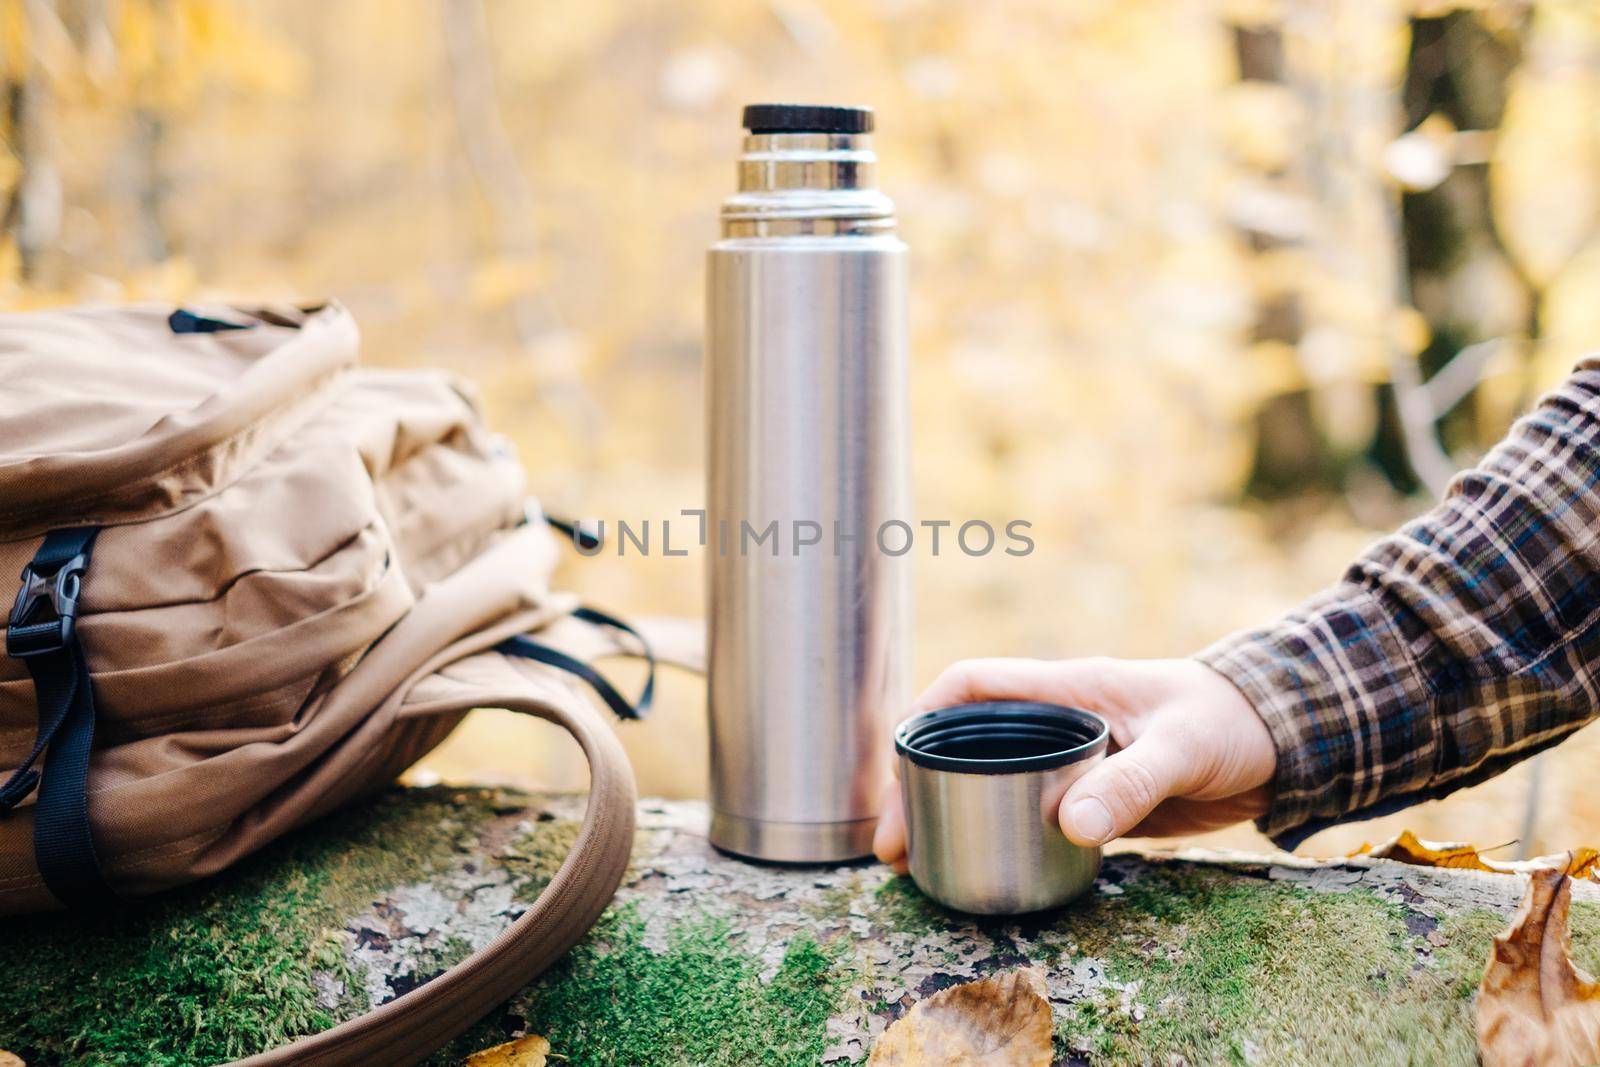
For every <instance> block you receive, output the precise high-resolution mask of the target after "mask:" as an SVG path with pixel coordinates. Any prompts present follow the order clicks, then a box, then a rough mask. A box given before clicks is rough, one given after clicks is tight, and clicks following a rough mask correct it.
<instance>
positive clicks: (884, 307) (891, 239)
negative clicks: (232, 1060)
mask: <svg viewBox="0 0 1600 1067" xmlns="http://www.w3.org/2000/svg"><path fill="white" fill-rule="evenodd" d="M872 124H873V123H872V112H871V111H869V110H867V109H864V108H839V107H813V106H805V105H783V104H763V105H756V106H752V107H748V108H746V109H745V112H744V125H745V128H746V129H747V131H748V133H747V135H746V136H745V138H744V150H743V154H742V155H741V156H740V158H739V187H738V192H737V193H735V194H734V195H733V196H732V197H730V198H729V199H728V200H727V201H726V202H725V203H724V204H723V208H722V240H720V241H718V242H717V243H716V244H715V245H714V246H712V248H711V252H710V256H709V261H708V269H707V279H708V293H707V297H708V299H707V318H708V322H707V343H706V412H707V418H708V421H709V432H708V438H709V456H708V470H707V504H706V508H707V533H708V537H707V547H708V557H709V561H710V563H709V571H710V574H709V600H710V603H709V612H708V614H709V626H710V635H709V672H710V682H709V704H710V709H709V710H710V726H711V808H712V819H711V842H712V843H713V844H714V845H716V846H717V847H718V848H721V849H723V850H725V851H727V852H732V853H735V854H737V855H741V856H747V857H752V858H755V859H762V860H773V861H784V862H798V863H824V862H832V861H840V860H847V859H853V858H856V857H861V856H865V855H867V854H869V853H870V852H871V848H872V830H873V825H874V823H875V821H876V819H877V814H878V802H879V798H880V793H881V791H882V788H883V785H884V783H885V782H886V781H887V775H888V760H889V753H888V736H889V730H888V724H889V722H890V721H891V719H890V718H889V715H890V713H891V712H892V711H893V710H895V709H897V708H899V707H900V706H901V705H902V702H903V700H904V698H905V693H904V688H903V687H904V678H905V675H906V673H907V669H906V653H907V643H906V627H905V611H906V597H907V594H908V591H909V589H908V586H909V583H908V580H907V578H908V575H907V567H908V565H909V563H910V557H909V556H908V555H907V554H906V552H905V547H906V544H907V542H906V537H907V536H908V531H909V527H906V528H904V529H902V528H900V527H897V526H890V527H889V528H887V529H885V528H884V524H885V523H891V522H894V521H898V522H902V523H904V522H906V521H907V511H908V507H907V505H908V500H907V496H908V492H907V485H906V480H907V454H906V453H907V440H906V435H907V428H906V412H905V407H906V247H905V244H904V243H903V242H902V241H901V240H900V239H899V238H898V237H896V236H895V233H894V205H893V204H892V203H891V202H890V200H889V199H888V197H886V196H884V195H883V194H882V193H881V192H879V191H878V190H877V188H876V187H875V185H874V171H875V170H876V164H877V157H876V156H875V155H874V153H873V148H872V137H871V131H872ZM880 543H881V544H883V545H886V546H887V548H888V549H889V551H887V552H886V551H883V550H882V548H881V547H880Z"/></svg>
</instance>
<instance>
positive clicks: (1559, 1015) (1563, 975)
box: [1478, 867, 1600, 1067]
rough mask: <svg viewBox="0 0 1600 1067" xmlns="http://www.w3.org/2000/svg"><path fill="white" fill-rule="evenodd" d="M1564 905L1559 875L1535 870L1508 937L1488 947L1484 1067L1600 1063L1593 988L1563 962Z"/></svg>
mask: <svg viewBox="0 0 1600 1067" xmlns="http://www.w3.org/2000/svg"><path fill="white" fill-rule="evenodd" d="M1571 903H1572V879H1571V877H1569V876H1568V875H1567V873H1566V872H1565V871H1564V870H1562V869H1561V868H1559V867H1550V868H1545V869H1543V870H1536V871H1534V872H1532V876H1531V879H1530V881H1529V884H1528V894H1527V896H1526V897H1524V898H1523V901H1522V908H1521V910H1520V911H1518V912H1517V916H1516V918H1515V919H1514V920H1513V921H1512V924H1511V929H1509V930H1507V931H1506V932H1505V933H1503V934H1501V935H1500V936H1499V937H1497V938H1495V939H1494V947H1493V948H1492V949H1490V950H1489V966H1488V968H1487V969H1486V970H1485V971H1484V972H1483V982H1482V983H1481V984H1480V985H1479V986H1478V1051H1479V1054H1480V1055H1481V1057H1482V1059H1483V1064H1484V1067H1583V1065H1585V1064H1593V1063H1600V985H1596V984H1595V981H1594V979H1592V978H1590V977H1589V976H1588V975H1587V974H1584V973H1583V972H1582V971H1580V970H1579V969H1578V968H1577V966H1576V965H1575V964H1574V963H1573V962H1572V958H1571V956H1570V954H1569V949H1570V946H1569V944H1568V938H1567V909H1568V907H1569V906H1570V905H1571Z"/></svg>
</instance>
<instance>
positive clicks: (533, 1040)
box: [0, 1034, 550, 1067]
mask: <svg viewBox="0 0 1600 1067" xmlns="http://www.w3.org/2000/svg"><path fill="white" fill-rule="evenodd" d="M549 1055H550V1042H548V1041H546V1040H545V1039H544V1038H542V1037H540V1036H539V1035H538V1034H529V1035H528V1036H527V1037H519V1038H517V1039H516V1040H515V1041H507V1042H506V1043H505V1044H503V1045H496V1046H494V1047H493V1048H486V1049H484V1050H483V1051H482V1052H474V1053H473V1054H472V1055H470V1056H468V1057H467V1064H466V1067H545V1059H546V1057H547V1056H549ZM0 1067H4V1065H3V1064H0Z"/></svg>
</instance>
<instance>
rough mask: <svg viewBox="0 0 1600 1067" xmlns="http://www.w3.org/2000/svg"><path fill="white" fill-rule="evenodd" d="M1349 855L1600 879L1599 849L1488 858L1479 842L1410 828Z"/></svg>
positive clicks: (1465, 867)
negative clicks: (1438, 837) (1426, 835)
mask: <svg viewBox="0 0 1600 1067" xmlns="http://www.w3.org/2000/svg"><path fill="white" fill-rule="evenodd" d="M1350 855H1351V856H1371V857H1372V858H1373V859H1379V860H1394V861H1395V862H1397V863H1409V864H1411V865H1412V866H1414V867H1451V868H1454V869H1456V870H1468V871H1489V872H1490V873H1492V874H1525V873H1528V872H1530V871H1536V870H1544V869H1547V868H1548V869H1553V870H1558V871H1563V872H1565V873H1567V874H1570V875H1571V876H1572V877H1574V878H1587V879H1588V880H1589V881H1591V882H1600V852H1597V851H1596V850H1595V849H1592V848H1575V849H1572V850H1570V851H1568V852H1564V853H1557V854H1556V855H1553V856H1539V857H1536V858H1534V859H1530V860H1517V861H1502V860H1488V859H1484V858H1483V853H1482V852H1481V851H1479V849H1478V847H1477V846H1476V845H1469V844H1464V843H1462V842H1460V841H1424V840H1423V839H1422V838H1420V837H1418V836H1417V835H1416V834H1414V833H1412V832H1411V831H1410V830H1402V831H1400V833H1399V835H1398V836H1396V837H1392V838H1390V839H1389V840H1388V841H1384V842H1383V843H1381V844H1377V845H1362V846H1361V847H1360V848H1358V849H1356V850H1355V851H1354V852H1352V853H1350Z"/></svg>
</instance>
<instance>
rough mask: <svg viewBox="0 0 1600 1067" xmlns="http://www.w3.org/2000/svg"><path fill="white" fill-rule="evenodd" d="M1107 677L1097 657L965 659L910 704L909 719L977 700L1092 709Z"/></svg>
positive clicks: (1098, 701) (952, 666)
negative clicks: (919, 713)
mask: <svg viewBox="0 0 1600 1067" xmlns="http://www.w3.org/2000/svg"><path fill="white" fill-rule="evenodd" d="M1104 675H1105V661H1103V660H1099V659H1075V660H1043V659H1021V658H1011V659H1008V658H994V659H967V660H961V661H960V662H958V663H953V664H951V665H950V666H949V667H947V668H945V671H944V673H943V674H940V675H939V677H937V678H935V679H934V681H933V684H932V685H930V686H928V688H927V689H925V690H923V693H922V695H921V696H919V697H917V699H916V700H914V701H912V703H911V708H910V710H909V711H907V712H906V715H915V714H917V713H918V712H922V711H931V710H933V709H934V708H945V707H949V706H950V705H952V704H968V703H971V702H973V701H977V700H1040V701H1046V702H1048V703H1052V704H1071V705H1075V706H1079V707H1083V708H1086V709H1088V710H1090V711H1094V710H1097V706H1098V705H1099V704H1100V703H1101V700H1100V694H1101V693H1102V691H1103V689H1104ZM903 717H904V716H902V718H903Z"/></svg>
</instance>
